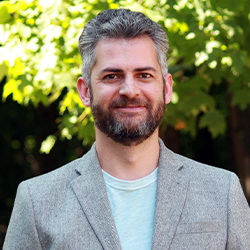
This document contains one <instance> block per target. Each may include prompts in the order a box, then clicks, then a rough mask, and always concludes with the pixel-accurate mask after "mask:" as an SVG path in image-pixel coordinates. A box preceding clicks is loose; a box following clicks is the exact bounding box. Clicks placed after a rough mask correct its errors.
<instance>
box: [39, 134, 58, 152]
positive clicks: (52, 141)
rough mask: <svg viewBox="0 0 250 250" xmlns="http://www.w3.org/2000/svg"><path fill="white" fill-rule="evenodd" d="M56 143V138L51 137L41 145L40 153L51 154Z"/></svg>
mask: <svg viewBox="0 0 250 250" xmlns="http://www.w3.org/2000/svg"><path fill="white" fill-rule="evenodd" d="M55 142H56V136H54V135H49V136H48V137H47V138H46V139H45V140H44V141H43V142H42V144H41V148H40V153H41V154H42V153H45V154H49V152H50V150H51V149H52V148H53V146H54V144H55Z"/></svg>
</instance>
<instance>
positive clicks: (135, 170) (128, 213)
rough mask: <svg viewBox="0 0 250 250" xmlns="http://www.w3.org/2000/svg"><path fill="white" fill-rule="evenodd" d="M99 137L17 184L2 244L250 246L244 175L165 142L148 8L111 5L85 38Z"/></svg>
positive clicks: (156, 43)
mask: <svg viewBox="0 0 250 250" xmlns="http://www.w3.org/2000/svg"><path fill="white" fill-rule="evenodd" d="M79 48H80V53H81V56H82V61H83V66H82V69H83V77H80V78H79V79H78V83H77V88H78V91H79V94H80V97H81V100H82V102H83V104H84V105H85V106H86V107H89V106H91V108H92V112H93V116H94V120H95V125H96V143H95V144H94V145H93V147H92V149H91V150H90V151H89V152H88V153H87V154H86V155H84V156H83V157H82V158H81V159H78V160H76V161H73V162H71V163H69V164H67V165H66V166H63V167H62V168H59V169H57V170H55V171H53V172H51V173H49V174H46V175H43V176H40V177H36V178H33V179H31V180H27V181H25V182H23V183H21V184H20V186H19V188H18V192H17V197H16V201H15V205H14V209H13V213H12V217H11V221H10V225H9V228H8V232H7V235H6V240H5V245H4V249H5V250H7V249H25V250H27V249H32V250H33V249H94V250H98V249H106V250H110V249H123V250H124V249H129V250H131V249H139V250H144V249H154V250H160V249H172V250H173V249H176V250H177V249H178V250H179V249H192V250H195V249H197V250H198V249H199V250H201V249H209V250H216V249H250V236H249V234H250V210H249V206H248V204H247V202H246V199H245V197H244V194H243V192H242V189H241V187H240V184H239V181H238V178H237V177H236V176H235V175H234V174H233V173H230V172H228V171H224V170H221V169H216V168H213V167H210V166H206V165H204V164H200V163H198V162H195V161H193V160H190V159H187V158H185V157H183V156H180V155H177V154H174V153H173V152H171V151H170V150H168V149H167V148H166V147H165V146H164V144H163V142H162V141H161V140H159V139H158V130H159V123H160V121H161V119H162V117H163V115H164V111H165V104H167V103H169V101H170V98H171V94H172V79H171V75H170V74H169V73H168V72H167V62H166V52H167V48H168V41H167V36H166V34H165V33H164V31H163V30H162V28H161V27H160V26H159V25H158V24H157V23H154V22H153V21H151V20H150V19H148V18H147V17H145V16H144V15H143V14H142V13H138V12H131V11H130V10H126V9H118V10H107V11H104V12H102V13H100V14H99V15H98V16H97V17H96V18H94V19H93V20H91V21H89V23H88V24H87V25H86V26H85V28H84V30H83V33H82V34H81V36H80V39H79Z"/></svg>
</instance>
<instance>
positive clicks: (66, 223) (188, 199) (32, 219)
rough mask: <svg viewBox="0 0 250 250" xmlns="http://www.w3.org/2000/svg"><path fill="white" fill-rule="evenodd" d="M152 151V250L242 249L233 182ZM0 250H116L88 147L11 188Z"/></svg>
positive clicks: (237, 189) (243, 213)
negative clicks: (13, 191)
mask: <svg viewBox="0 0 250 250" xmlns="http://www.w3.org/2000/svg"><path fill="white" fill-rule="evenodd" d="M160 146H161V151H160V159H159V168H158V184H157V185H158V187H157V197H156V212H155V222H154V234H153V243H152V249H153V250H161V249H171V250H174V249H175V250H181V249H190V250H196V249H197V250H203V249H208V250H217V249H218V250H219V249H221V250H222V249H230V250H232V249H237V250H239V249H250V209H249V206H248V204H247V201H246V199H245V196H244V194H243V192H242V189H241V186H240V183H239V181H238V178H237V177H236V175H234V174H233V173H231V172H228V171H225V170H222V169H217V168H213V167H210V166H207V165H204V164H200V163H198V162H195V161H193V160H190V159H188V158H185V157H183V156H180V155H177V154H175V153H173V152H171V151H170V150H169V149H167V148H166V147H165V146H164V144H163V143H162V142H161V141H160ZM3 249H4V250H13V249H24V250H29V249H30V250H36V249H37V250H38V249H58V250H62V249H69V250H79V249H91V250H98V249H105V250H112V249H115V250H118V249H119V250H121V246H120V243H119V238H118V234H117V231H116V228H115V223H114V219H113V216H112V212H111V208H110V204H109V200H108V196H107V192H106V187H105V183H104V179H103V176H102V172H101V168H100V165H99V161H98V158H97V155H96V150H95V146H93V147H92V149H91V150H90V151H89V152H88V153H87V154H86V155H84V156H83V157H82V158H80V159H78V160H75V161H73V162H71V163H69V164H67V165H65V166H63V167H61V168H59V169H57V170H55V171H53V172H50V173H48V174H45V175H42V176H39V177H36V178H33V179H30V180H27V181H24V182H22V183H21V184H20V185H19V188H18V191H17V196H16V200H15V205H14V209H13V212H12V217H11V220H10V224H9V227H8V230H7V235H6V239H5V243H4V247H3ZM138 250H139V249H138Z"/></svg>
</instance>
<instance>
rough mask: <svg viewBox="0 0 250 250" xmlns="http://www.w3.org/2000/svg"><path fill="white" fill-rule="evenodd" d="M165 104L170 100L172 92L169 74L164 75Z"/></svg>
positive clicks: (171, 81)
mask: <svg viewBox="0 0 250 250" xmlns="http://www.w3.org/2000/svg"><path fill="white" fill-rule="evenodd" d="M164 78H165V82H166V83H165V104H168V103H169V102H170V101H171V97H172V92H173V80H172V75H171V74H169V73H168V74H166V75H165V77H164Z"/></svg>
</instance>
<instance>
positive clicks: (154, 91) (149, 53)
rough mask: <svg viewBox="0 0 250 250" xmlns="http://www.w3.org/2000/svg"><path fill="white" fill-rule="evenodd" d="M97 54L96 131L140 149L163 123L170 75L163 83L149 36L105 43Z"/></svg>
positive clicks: (93, 101) (93, 93) (94, 73)
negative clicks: (139, 146) (139, 145)
mask: <svg viewBox="0 0 250 250" xmlns="http://www.w3.org/2000/svg"><path fill="white" fill-rule="evenodd" d="M95 54H96V64H95V66H94V67H93V69H92V74H91V93H90V94H91V108H92V113H93V117H94V120H95V125H96V128H97V129H99V130H100V131H102V132H103V133H105V134H106V135H107V136H108V137H110V138H111V139H113V140H114V141H116V142H119V143H122V144H123V145H126V146H131V145H138V144H140V143H141V142H143V141H144V140H145V139H147V138H148V137H149V136H151V135H152V134H153V133H154V131H155V130H156V129H157V128H158V126H159V124H160V122H161V120H162V117H163V115H164V111H165V104H166V103H168V102H169V101H170V97H171V93H172V80H171V75H170V74H168V75H167V76H166V77H165V78H164V80H165V81H163V77H162V74H161V67H160V65H159V63H158V60H157V54H156V50H155V46H154V43H153V41H152V40H151V39H150V38H149V37H146V36H143V37H140V38H136V39H129V40H124V39H105V40H104V39H103V40H101V41H99V42H98V44H97V46H96V48H95ZM164 82H165V83H164Z"/></svg>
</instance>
